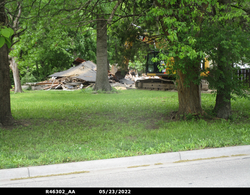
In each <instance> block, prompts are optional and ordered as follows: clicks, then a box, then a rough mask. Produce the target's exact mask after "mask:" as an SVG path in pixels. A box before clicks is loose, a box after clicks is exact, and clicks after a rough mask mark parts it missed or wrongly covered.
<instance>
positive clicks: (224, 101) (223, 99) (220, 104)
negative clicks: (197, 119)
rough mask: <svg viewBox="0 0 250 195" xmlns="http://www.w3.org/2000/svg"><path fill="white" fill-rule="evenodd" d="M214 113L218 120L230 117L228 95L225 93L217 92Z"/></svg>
mask: <svg viewBox="0 0 250 195" xmlns="http://www.w3.org/2000/svg"><path fill="white" fill-rule="evenodd" d="M214 112H215V113H216V116H217V117H219V118H224V119H228V118H229V117H230V116H231V114H232V112H231V96H230V93H225V91H221V90H219V91H218V90H217V95H216V103H215V107H214Z"/></svg>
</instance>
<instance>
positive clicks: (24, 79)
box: [21, 72, 37, 85]
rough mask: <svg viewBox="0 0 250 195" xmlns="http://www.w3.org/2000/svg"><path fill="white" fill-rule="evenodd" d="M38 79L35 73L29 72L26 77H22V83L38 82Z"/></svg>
mask: <svg viewBox="0 0 250 195" xmlns="http://www.w3.org/2000/svg"><path fill="white" fill-rule="evenodd" d="M36 81H37V79H36V78H35V77H34V75H33V74H32V73H30V72H27V73H26V74H25V76H24V77H22V79H21V84H22V85H24V84H25V83H32V82H36Z"/></svg>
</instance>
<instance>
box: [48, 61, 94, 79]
mask: <svg viewBox="0 0 250 195" xmlns="http://www.w3.org/2000/svg"><path fill="white" fill-rule="evenodd" d="M68 76H70V77H73V78H77V79H82V80H85V81H87V82H95V81H96V64H94V63H93V62H91V61H85V60H84V61H83V62H82V63H81V64H80V65H78V66H75V67H72V68H70V69H68V70H65V71H61V72H56V73H54V74H52V75H49V77H68Z"/></svg>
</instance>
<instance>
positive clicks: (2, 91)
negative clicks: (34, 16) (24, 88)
mask: <svg viewBox="0 0 250 195" xmlns="http://www.w3.org/2000/svg"><path fill="white" fill-rule="evenodd" d="M4 6H5V1H4V0H0V24H2V25H6V19H7V18H6V14H5V10H4ZM8 54H9V49H8V47H7V45H6V44H4V45H3V46H2V47H1V48H0V125H4V126H7V125H11V124H12V123H13V122H14V121H13V120H14V119H13V117H12V115H11V109H10V68H9V60H8Z"/></svg>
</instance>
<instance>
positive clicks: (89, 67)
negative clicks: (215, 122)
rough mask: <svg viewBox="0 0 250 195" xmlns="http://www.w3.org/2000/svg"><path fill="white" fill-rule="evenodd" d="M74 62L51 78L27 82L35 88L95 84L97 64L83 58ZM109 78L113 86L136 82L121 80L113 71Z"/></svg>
mask: <svg viewBox="0 0 250 195" xmlns="http://www.w3.org/2000/svg"><path fill="white" fill-rule="evenodd" d="M73 64H74V65H76V66H74V67H71V68H70V69H68V70H65V71H61V72H56V73H54V74H52V75H49V77H51V78H50V79H49V80H46V81H41V82H37V83H26V84H28V85H30V86H31V88H32V89H33V90H37V89H44V90H50V89H63V90H75V89H83V88H86V87H90V86H93V85H94V83H95V81H96V70H97V66H96V64H95V63H93V62H91V61H86V60H83V59H81V58H76V59H75V60H74V62H73ZM108 78H109V82H110V83H111V86H113V87H119V88H120V87H124V88H126V87H131V86H132V85H133V84H134V81H131V80H130V81H129V80H127V79H121V80H120V81H119V80H118V79H117V78H116V76H115V74H114V73H111V72H108ZM128 85H129V86H128Z"/></svg>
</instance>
